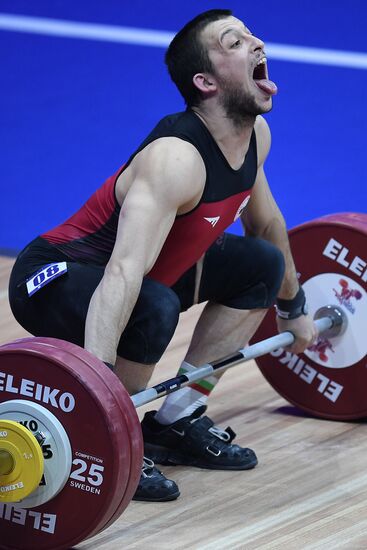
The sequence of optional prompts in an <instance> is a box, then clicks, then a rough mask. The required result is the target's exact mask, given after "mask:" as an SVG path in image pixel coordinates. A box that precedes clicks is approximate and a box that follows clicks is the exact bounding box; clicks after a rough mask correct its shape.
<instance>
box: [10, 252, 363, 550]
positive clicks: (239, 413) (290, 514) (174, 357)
mask: <svg viewBox="0 0 367 550" xmlns="http://www.w3.org/2000/svg"><path fill="white" fill-rule="evenodd" d="M12 263H13V260H11V259H9V258H1V259H0V307H1V319H0V343H2V342H7V341H10V340H13V339H15V338H19V337H22V336H24V335H25V334H26V332H25V331H24V330H23V329H22V328H21V327H20V326H19V325H18V324H17V323H16V321H15V320H14V319H13V317H12V315H11V312H10V309H9V306H8V301H7V291H6V288H7V282H8V276H9V271H10V269H11V265H12ZM199 311H200V309H199V308H196V309H193V310H191V311H190V312H188V313H185V314H184V315H183V316H182V319H181V321H180V326H179V328H178V330H177V331H176V334H175V336H174V338H173V341H172V343H171V345H170V347H169V349H168V350H167V352H166V354H165V356H164V357H163V359H162V361H161V363H160V365H159V367H157V369H156V372H155V374H154V379H153V380H152V382H154V381H158V380H162V379H165V378H169V377H171V376H173V375H174V374H175V373H176V370H177V367H178V365H179V362H180V361H181V359H182V357H183V355H184V353H185V349H186V347H187V345H188V341H189V338H190V334H191V331H192V328H193V326H194V323H195V321H196V319H197V316H198V314H199ZM366 391H367V390H366ZM158 405H159V403H154V407H153V405H146V406H145V407H141V408H140V409H139V411H140V413H141V414H143V413H144V411H145V410H148V409H151V408H156V407H157V406H158ZM209 414H210V416H211V417H212V418H213V419H214V420H215V421H216V423H218V424H219V425H222V426H224V427H225V426H227V425H229V424H230V425H231V427H232V428H233V429H234V430H235V431H236V432H237V434H238V436H237V441H238V443H239V444H241V445H246V446H249V447H252V448H254V449H255V450H256V453H257V455H258V458H259V465H258V466H257V468H255V469H254V470H252V471H248V472H214V471H210V470H198V469H193V468H185V467H175V468H174V467H170V468H167V467H166V468H164V472H165V474H166V475H167V476H168V477H171V478H173V479H175V480H176V482H177V483H178V484H179V486H180V489H181V497H180V498H179V499H178V500H177V501H175V502H169V503H160V504H151V503H136V502H132V503H131V505H130V506H129V507H128V509H127V510H126V511H125V513H124V514H123V515H122V516H121V517H120V519H119V520H118V521H116V522H115V524H114V525H112V526H111V527H110V528H109V529H107V530H106V531H104V532H102V533H101V534H100V535H98V536H97V537H95V538H93V539H91V540H89V541H85V542H84V543H82V544H81V545H79V546H78V548H80V549H84V550H87V549H88V550H102V549H103V550H112V549H113V550H122V549H123V550H133V549H134V550H142V549H148V550H224V549H227V550H234V549H241V550H275V549H276V550H278V549H279V550H335V549H343V550H357V549H358V550H366V549H367V468H366V466H367V458H366V456H367V430H366V426H365V422H362V421H361V422H348V423H347V422H331V421H325V420H317V419H314V418H309V417H307V416H306V415H304V414H303V413H302V412H301V411H298V410H297V409H295V408H294V407H292V406H290V405H289V404H287V403H286V402H285V401H284V400H283V399H282V398H281V397H279V396H278V395H277V394H276V393H275V392H274V390H273V389H272V388H271V387H270V386H269V385H268V383H267V382H266V381H265V380H264V379H263V377H262V375H261V374H260V372H259V370H258V369H257V367H256V365H255V364H254V363H248V364H246V365H240V366H237V367H235V368H233V369H231V370H230V371H227V373H226V374H225V375H224V377H223V378H222V381H221V383H220V384H218V386H217V388H216V389H215V392H214V393H213V397H212V399H211V402H210V411H209ZM365 453H366V455H365ZM0 538H1V535H0Z"/></svg>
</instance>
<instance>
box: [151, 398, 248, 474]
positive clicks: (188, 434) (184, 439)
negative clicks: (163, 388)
mask: <svg viewBox="0 0 367 550" xmlns="http://www.w3.org/2000/svg"><path fill="white" fill-rule="evenodd" d="M205 411H206V406H205V405H202V406H201V407H199V408H198V409H196V411H194V412H193V414H192V415H191V416H186V417H184V418H180V419H179V420H177V421H176V422H174V423H173V424H169V425H168V426H165V425H163V424H160V423H159V422H157V420H155V418H154V416H155V414H156V411H150V412H148V413H146V414H145V416H144V419H143V421H142V423H141V426H142V431H143V439H144V452H145V454H147V455H148V456H150V457H152V459H153V460H154V461H155V462H158V463H159V464H167V465H178V464H182V465H185V466H196V467H198V468H206V469H210V470H250V469H251V468H254V467H255V466H256V464H257V458H256V455H255V453H254V451H252V450H251V449H247V448H243V447H240V446H239V445H233V444H232V441H233V439H234V438H235V437H236V434H235V433H234V431H233V430H232V429H231V428H230V427H228V428H226V429H225V430H222V429H221V428H218V427H217V426H214V422H213V421H212V420H210V418H208V417H207V416H202V415H203V414H204V413H205Z"/></svg>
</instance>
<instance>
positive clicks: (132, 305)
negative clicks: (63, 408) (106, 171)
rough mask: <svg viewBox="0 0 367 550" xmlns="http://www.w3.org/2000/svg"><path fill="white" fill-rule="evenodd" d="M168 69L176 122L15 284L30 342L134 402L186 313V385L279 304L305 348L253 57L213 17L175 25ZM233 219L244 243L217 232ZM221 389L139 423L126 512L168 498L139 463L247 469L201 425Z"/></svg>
mask: <svg viewBox="0 0 367 550" xmlns="http://www.w3.org/2000/svg"><path fill="white" fill-rule="evenodd" d="M165 59H166V64H167V66H168V70H169V73H170V75H171V78H172V80H173V82H174V83H175V84H176V86H177V88H178V90H179V91H180V92H181V94H182V96H183V98H184V100H185V103H186V106H187V108H186V110H185V111H184V112H180V113H176V114H173V115H168V116H166V117H165V118H163V119H162V120H161V121H160V122H159V123H158V124H157V126H156V127H155V128H154V129H153V130H152V132H151V133H150V134H149V135H148V136H147V137H146V139H145V140H144V141H143V142H142V144H141V145H140V147H139V148H138V149H137V150H136V151H135V152H134V153H133V154H132V155H131V157H130V158H129V160H128V161H127V162H126V163H125V164H124V165H123V166H122V167H121V168H120V169H119V170H118V171H117V172H116V174H114V175H113V176H111V177H110V178H108V179H107V180H106V182H105V183H104V184H103V185H102V186H101V187H100V188H99V189H98V190H97V191H96V192H95V193H94V194H93V195H92V196H91V197H90V198H89V200H87V202H86V203H85V204H84V205H83V206H82V207H81V209H80V210H79V211H78V212H76V213H75V214H74V215H72V216H71V218H69V219H68V220H67V221H66V222H64V223H62V224H61V225H59V226H58V227H56V228H54V229H52V230H50V231H48V232H47V233H44V234H43V235H41V236H38V237H37V238H36V239H34V240H33V241H32V242H31V243H30V244H29V245H28V246H27V247H26V248H25V249H24V250H23V251H22V252H21V253H20V254H19V256H18V259H17V261H16V263H15V266H14V269H13V272H12V275H11V280H10V292H9V295H10V303H11V308H12V311H13V313H14V315H15V317H16V319H17V320H18V321H19V323H20V324H21V325H23V327H24V328H25V329H27V330H28V331H29V332H31V333H32V334H34V335H36V336H53V337H58V338H62V339H65V340H69V341H71V342H75V343H77V344H79V345H80V346H84V347H85V348H86V349H87V350H89V351H90V352H92V353H93V354H95V355H96V356H97V357H99V358H100V359H101V360H102V361H104V362H106V363H107V364H109V365H110V366H111V367H112V366H113V367H112V368H113V370H114V372H115V373H116V375H117V376H118V377H119V378H120V380H121V381H122V382H123V383H124V385H125V387H126V388H127V389H128V391H129V392H131V393H136V392H137V391H140V390H142V389H144V388H145V387H146V385H147V383H148V380H149V379H150V377H151V374H152V371H153V368H154V366H155V364H156V363H157V362H158V361H159V359H160V358H161V356H162V354H163V352H164V351H165V349H166V347H167V345H168V344H169V342H170V340H171V338H172V335H173V333H174V331H175V328H176V325H177V322H178V318H179V314H180V312H182V311H184V310H186V309H188V308H189V307H191V306H192V305H193V304H195V303H200V302H207V304H206V306H205V308H204V310H203V312H202V314H201V317H200V319H199V321H198V323H197V325H196V327H195V330H194V333H193V336H192V340H191V343H190V346H189V349H188V352H187V355H186V357H185V360H184V362H183V364H182V365H181V367H180V370H181V372H184V371H190V370H192V369H195V367H197V366H199V365H202V364H205V363H207V362H211V361H214V360H216V359H219V358H222V357H224V356H226V355H228V354H231V353H233V351H234V350H236V349H238V348H240V347H243V346H245V345H246V344H247V342H248V340H249V339H250V337H251V336H252V335H253V334H254V332H255V330H256V328H257V327H258V325H259V323H260V322H261V320H262V319H263V316H264V314H265V312H266V310H267V308H269V307H271V306H272V305H273V304H274V303H275V302H276V307H277V317H278V319H277V321H278V329H279V330H280V331H283V330H290V331H291V332H293V333H294V335H295V336H296V340H295V343H294V345H293V346H292V349H291V351H293V352H296V353H298V352H301V351H303V350H304V349H305V348H306V347H307V346H309V345H311V344H312V342H313V341H314V339H315V338H316V329H315V327H314V324H313V322H312V320H311V319H310V318H309V317H308V316H307V314H306V310H305V296H304V292H303V290H302V288H301V287H300V286H299V283H298V280H297V275H296V270H295V266H294V263H293V260H292V255H291V252H290V248H289V244H288V238H287V231H286V225H285V222H284V219H283V216H282V214H281V212H280V211H279V208H278V206H277V205H276V203H275V201H274V198H273V196H272V194H271V191H270V189H269V187H268V183H267V180H266V176H265V172H264V162H265V159H266V157H267V155H268V152H269V148H270V131H269V127H268V125H267V123H266V122H265V120H264V118H263V117H262V116H260V115H261V114H262V113H266V112H268V111H270V109H271V107H272V97H273V95H274V94H275V93H276V91H277V89H276V85H275V84H274V83H273V82H272V81H271V80H269V77H268V68H267V61H266V57H265V51H264V43H263V42H262V41H261V40H260V39H258V38H256V37H255V36H254V35H253V34H252V33H251V32H250V31H249V29H248V28H247V27H246V26H245V25H244V24H243V23H242V22H241V21H240V20H239V19H236V18H235V17H233V16H232V14H231V11H229V10H210V11H207V12H205V13H202V14H200V15H199V16H197V17H196V18H195V19H193V20H192V21H190V22H189V23H188V24H187V25H186V26H185V27H183V29H182V30H181V31H180V32H179V33H178V34H177V35H176V36H175V37H174V39H173V40H172V42H171V44H170V46H169V48H168V50H167V53H166V58H165ZM238 217H240V218H241V221H242V224H243V226H244V229H245V236H236V235H232V234H230V233H225V232H224V230H225V229H226V228H227V227H228V226H229V225H230V224H231V223H232V222H233V221H234V220H235V219H237V218H238ZM50 264H51V265H50ZM46 266H47V267H46ZM40 271H42V273H43V275H42V280H43V286H41V288H38V290H37V291H36V292H32V291H31V290H30V289H31V287H32V285H30V284H28V289H27V281H32V279H33V278H34V276H35V274H37V273H38V272H40ZM32 288H33V287H32ZM218 378H219V377H217V376H211V377H209V378H208V379H205V380H201V381H199V382H197V383H195V384H193V385H192V386H189V387H186V388H183V389H181V390H179V391H178V392H176V393H173V394H171V395H169V396H168V397H167V398H166V400H165V401H164V403H163V405H162V407H161V408H160V410H159V411H158V412H156V411H151V412H149V413H148V414H146V416H145V417H144V419H143V421H142V429H143V435H144V440H145V453H146V456H147V457H148V459H147V460H145V461H144V465H143V469H142V476H141V480H140V484H139V487H138V489H137V492H136V495H135V499H137V500H151V501H163V500H172V499H175V498H177V496H178V495H179V490H178V487H177V485H176V484H175V483H174V482H173V481H171V480H168V479H166V478H165V477H164V476H163V474H162V473H161V472H160V471H159V470H158V469H157V468H156V467H155V466H154V463H153V462H152V461H151V460H149V459H153V460H155V461H156V462H159V463H161V464H185V465H192V466H198V467H200V468H211V469H231V470H246V469H250V468H253V467H254V466H255V465H256V464H257V458H256V455H255V453H254V452H253V451H252V450H251V449H247V448H241V447H240V446H238V445H236V444H234V443H233V442H232V441H233V437H234V434H233V432H232V431H231V430H226V431H225V430H222V429H220V428H219V427H217V426H215V425H214V424H213V422H212V420H210V419H209V418H208V417H207V416H205V415H204V413H205V410H206V402H207V399H208V396H209V394H210V393H211V392H212V390H213V388H214V387H215V385H216V384H217V382H218Z"/></svg>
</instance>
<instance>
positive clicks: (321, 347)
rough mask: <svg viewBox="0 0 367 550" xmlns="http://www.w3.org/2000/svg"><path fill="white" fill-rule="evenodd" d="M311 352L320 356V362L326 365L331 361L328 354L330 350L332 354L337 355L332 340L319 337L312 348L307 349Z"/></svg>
mask: <svg viewBox="0 0 367 550" xmlns="http://www.w3.org/2000/svg"><path fill="white" fill-rule="evenodd" d="M307 349H308V350H309V351H313V352H315V353H317V354H318V356H319V359H320V361H323V362H324V363H326V362H327V361H328V360H329V357H328V356H327V354H326V352H327V351H328V350H330V351H331V352H332V353H335V351H334V348H333V346H332V345H331V342H330V340H328V339H327V338H322V337H319V338H318V339H317V340H316V342H315V343H314V344H312V346H310V347H309V348H307Z"/></svg>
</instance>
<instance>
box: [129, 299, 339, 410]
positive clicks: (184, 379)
mask: <svg viewBox="0 0 367 550" xmlns="http://www.w3.org/2000/svg"><path fill="white" fill-rule="evenodd" d="M320 312H322V314H323V315H325V317H320ZM346 325H347V317H346V315H345V313H344V312H343V310H342V309H341V308H340V307H337V306H331V305H328V306H323V307H322V308H320V310H319V311H318V312H317V313H316V316H315V326H316V328H317V330H318V332H319V334H327V335H328V336H329V337H330V338H333V337H335V336H338V335H340V334H342V333H343V332H345V330H346ZM294 340H295V337H294V335H293V333H292V332H289V331H286V332H281V333H280V334H277V335H275V336H272V337H270V338H266V339H265V340H261V341H260V342H257V343H256V344H252V345H251V346H247V347H244V348H241V349H239V350H238V351H237V352H235V353H234V354H231V355H228V356H227V357H224V358H222V359H219V360H217V361H213V362H212V363H207V364H206V365H203V366H201V367H198V368H197V369H195V371H191V372H187V373H185V374H180V375H179V376H176V377H175V378H170V379H169V380H165V381H164V382H160V383H159V384H157V385H155V386H153V387H151V388H147V389H146V390H143V391H141V392H139V393H137V394H135V395H132V396H131V400H132V402H133V403H134V406H135V407H140V406H142V405H145V404H146V403H150V402H151V401H154V400H155V399H158V398H159V397H163V396H164V395H166V394H168V393H172V392H174V391H177V390H179V389H180V388H183V387H185V386H187V385H189V384H192V383H193V382H195V381H196V380H201V379H202V378H206V377H207V376H210V375H212V374H213V373H219V372H223V371H225V370H227V369H229V368H231V367H234V366H235V365H238V364H239V363H243V362H247V361H251V360H252V359H257V358H258V357H261V356H263V355H265V354H266V353H270V352H271V351H274V350H277V349H279V348H284V347H286V346H290V345H292V344H293V342H294Z"/></svg>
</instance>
